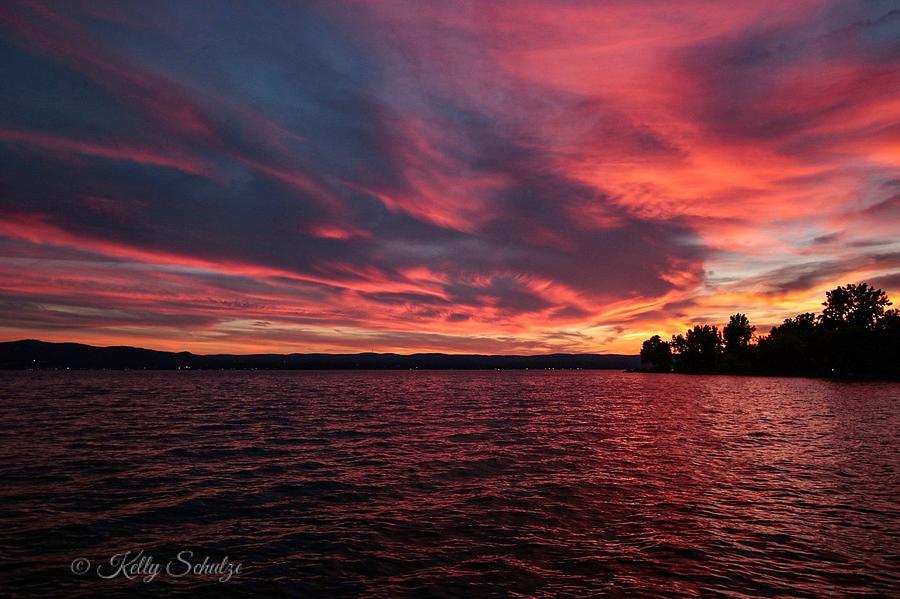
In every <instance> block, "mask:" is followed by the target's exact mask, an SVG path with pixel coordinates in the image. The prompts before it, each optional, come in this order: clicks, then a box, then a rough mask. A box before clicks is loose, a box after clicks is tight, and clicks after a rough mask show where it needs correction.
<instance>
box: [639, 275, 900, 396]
mask: <svg viewBox="0 0 900 599" xmlns="http://www.w3.org/2000/svg"><path fill="white" fill-rule="evenodd" d="M890 305H891V301H890V299H889V298H888V296H887V294H886V293H885V292H884V291H883V290H881V289H876V288H875V287H872V286H870V285H869V284H867V283H860V284H848V285H845V286H843V287H837V288H836V289H832V290H831V291H828V292H827V293H826V294H825V302H823V304H822V306H823V309H822V312H821V313H820V314H813V313H810V312H807V313H804V314H798V315H797V316H794V317H793V318H788V319H785V321H784V322H783V323H782V324H780V325H778V326H775V327H772V329H771V330H770V331H769V333H768V334H767V335H762V336H756V335H755V332H756V327H754V326H753V325H752V324H750V321H749V320H748V318H747V316H746V315H745V314H740V313H738V314H733V315H732V316H731V317H730V318H729V319H728V323H727V324H726V325H725V326H724V327H722V329H721V330H719V328H718V327H716V326H713V325H708V324H704V325H696V326H694V327H693V328H691V329H689V330H688V331H687V332H685V333H684V334H678V335H674V336H673V337H672V339H671V341H663V340H662V338H661V337H660V336H659V335H654V336H653V337H651V338H650V339H647V340H646V341H644V344H643V346H642V347H641V362H642V363H643V365H644V370H650V371H657V372H671V371H675V372H693V373H732V374H772V375H794V376H834V377H877V378H900V311H898V310H896V309H893V310H890V309H888V307H889V306H890Z"/></svg>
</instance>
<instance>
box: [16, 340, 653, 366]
mask: <svg viewBox="0 0 900 599" xmlns="http://www.w3.org/2000/svg"><path fill="white" fill-rule="evenodd" d="M639 366H640V357H639V356H629V355H621V354H547V355H540V356H498V355H478V354H410V355H401V354H376V353H362V354H248V355H241V354H214V355H198V354H192V353H190V352H165V351H155V350H152V349H142V348H139V347H94V346H92V345H83V344H81V343H47V342H44V341H37V340H34V339H26V340H23V341H9V342H3V343H0V369H6V370H23V369H31V368H49V369H65V368H71V369H89V370H102V369H107V370H126V369H129V370H144V369H147V370H176V369H185V368H190V369H207V370H215V369H237V370H250V369H260V370H406V369H411V368H419V369H442V370H443V369H460V370H463V369H473V370H492V369H495V368H500V369H518V370H522V369H526V368H528V369H546V368H569V369H572V368H583V369H627V368H637V367H639Z"/></svg>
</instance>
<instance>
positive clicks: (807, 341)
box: [757, 312, 821, 374]
mask: <svg viewBox="0 0 900 599" xmlns="http://www.w3.org/2000/svg"><path fill="white" fill-rule="evenodd" d="M817 336H818V331H817V323H816V315H815V314H813V313H811V312H806V313H804V314H798V315H797V316H795V317H793V318H787V319H785V321H784V322H783V323H782V324H781V325H779V326H775V327H772V330H771V331H770V332H769V334H768V336H766V337H763V338H762V339H760V340H759V343H758V344H757V355H758V357H759V365H760V367H761V368H762V369H763V370H764V371H766V372H773V373H783V374H815V373H816V372H817V371H818V370H821V367H819V366H818V365H817V363H818V361H819V360H818V356H817V352H816V337H817Z"/></svg>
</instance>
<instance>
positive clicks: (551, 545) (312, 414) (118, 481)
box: [0, 371, 900, 597]
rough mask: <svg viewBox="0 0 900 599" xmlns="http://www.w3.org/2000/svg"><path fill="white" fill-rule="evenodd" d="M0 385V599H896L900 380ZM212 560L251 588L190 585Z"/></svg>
mask: <svg viewBox="0 0 900 599" xmlns="http://www.w3.org/2000/svg"><path fill="white" fill-rule="evenodd" d="M0 385H2V387H0V388H2V389H3V393H2V398H0V481H2V488H0V549H2V554H0V594H3V595H4V596H11V597H14V596H47V597H60V596H72V597H77V596H96V595H98V594H104V595H108V596H121V597H133V596H160V595H162V594H183V595H185V596H188V595H190V596H198V595H199V596H204V595H209V596H218V597H221V596H250V595H251V594H252V595H262V596H275V597H277V596H321V597H334V596H366V597H398V596H410V595H416V596H423V595H424V596H446V597H450V596H458V597H476V596H492V595H494V596H586V595H610V596H621V595H640V596H667V597H669V596H700V595H702V596H723V597H724V596H728V597H735V596H748V597H751V596H752V597H756V596H775V595H792V596H807V597H822V596H898V595H900V477H898V465H900V384H891V383H840V382H829V381H819V380H808V379H777V378H751V377H747V378H738V377H701V376H694V377H692V376H677V375H671V376H670V375H639V374H625V373H618V372H589V371H580V372H544V371H540V372H534V371H529V372H493V371H490V372H449V371H444V372H424V371H423V372H419V371H413V372H408V371H405V372H84V373H76V372H21V373H10V372H6V373H0ZM140 550H143V551H144V554H143V557H144V558H146V556H148V555H149V556H151V558H152V560H153V563H157V564H161V565H162V567H163V572H162V573H160V574H158V575H157V576H156V577H154V578H153V579H152V580H150V581H149V582H145V581H144V578H146V577H147V576H146V575H144V576H135V577H134V578H133V579H129V578H127V577H125V575H124V572H120V571H118V570H117V568H116V564H118V563H119V562H116V564H113V563H111V562H110V560H111V558H112V556H114V555H116V554H119V553H122V552H125V551H131V552H132V553H131V554H130V557H131V558H133V557H134V556H135V555H137V554H136V553H135V552H137V551H140ZM181 551H193V552H194V553H193V554H191V555H190V557H188V556H187V554H184V555H182V557H187V560H186V562H187V563H186V564H184V562H182V561H179V560H178V559H177V558H176V556H178V554H179V552H181ZM201 557H208V558H209V563H211V562H213V561H221V560H222V559H223V558H225V557H227V558H228V559H229V560H230V563H231V565H232V567H234V564H235V563H237V562H241V563H242V569H241V572H240V573H238V574H234V575H233V576H232V578H231V579H230V580H228V581H227V582H218V581H217V579H216V576H215V575H213V574H210V573H209V572H199V573H194V572H193V571H192V572H189V573H188V574H185V575H180V574H182V573H183V572H184V570H186V569H187V568H189V567H192V566H196V564H197V563H198V562H200V559H201ZM75 558H85V559H88V560H90V566H88V569H87V572H85V573H83V574H80V575H78V574H74V573H72V571H71V569H70V568H71V567H72V563H73V560H74V559H75ZM126 561H127V560H126ZM169 562H174V564H175V567H174V568H173V575H168V574H166V573H165V572H164V568H165V565H166V564H167V563H169ZM133 563H134V564H136V565H135V566H134V568H135V569H137V570H139V569H140V568H138V567H137V565H140V564H141V563H143V565H144V571H145V572H149V567H148V566H147V562H146V560H145V561H144V562H139V561H138V560H135V561H134V562H133ZM80 567H81V565H76V568H80ZM98 568H99V570H98ZM223 571H224V570H223ZM100 574H104V575H106V576H108V578H101V576H100Z"/></svg>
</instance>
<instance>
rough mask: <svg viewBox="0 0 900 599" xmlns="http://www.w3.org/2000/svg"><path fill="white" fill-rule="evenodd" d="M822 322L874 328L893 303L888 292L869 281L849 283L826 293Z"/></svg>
mask: <svg viewBox="0 0 900 599" xmlns="http://www.w3.org/2000/svg"><path fill="white" fill-rule="evenodd" d="M822 305H823V306H825V309H824V310H822V318H821V320H822V323H823V324H826V325H829V326H832V327H839V326H855V327H861V328H864V329H872V328H874V327H875V325H876V324H877V323H878V321H879V320H880V319H881V317H882V316H884V310H885V308H886V307H887V306H890V305H891V302H890V300H889V299H888V296H887V294H886V293H885V292H884V291H882V290H881V289H876V288H875V287H871V286H869V285H868V284H867V283H860V284H859V285H854V284H853V283H849V284H848V285H846V286H844V287H838V288H836V289H832V290H831V291H828V292H826V293H825V302H824V303H823V304H822Z"/></svg>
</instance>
